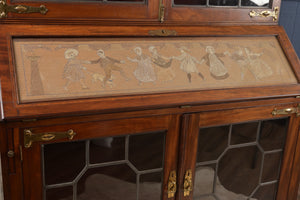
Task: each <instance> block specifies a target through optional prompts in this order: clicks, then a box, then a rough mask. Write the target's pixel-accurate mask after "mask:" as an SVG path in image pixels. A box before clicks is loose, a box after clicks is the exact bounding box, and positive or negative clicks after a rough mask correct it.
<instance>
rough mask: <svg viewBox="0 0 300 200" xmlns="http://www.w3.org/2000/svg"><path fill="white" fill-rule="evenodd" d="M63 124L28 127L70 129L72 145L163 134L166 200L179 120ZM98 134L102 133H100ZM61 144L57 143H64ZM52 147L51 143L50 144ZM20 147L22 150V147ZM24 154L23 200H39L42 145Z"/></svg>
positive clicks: (173, 117) (174, 162) (161, 118)
mask: <svg viewBox="0 0 300 200" xmlns="http://www.w3.org/2000/svg"><path fill="white" fill-rule="evenodd" d="M65 123H66V124H64V125H58V126H46V127H45V126H44V127H28V128H31V130H32V131H36V132H47V131H61V130H64V129H68V127H69V128H70V127H72V129H74V131H75V132H77V134H76V137H74V139H73V140H74V141H77V140H85V139H91V138H97V137H106V136H115V135H117V136H118V135H127V134H130V135H131V134H136V133H143V132H153V131H166V144H165V158H164V170H163V171H164V177H163V183H162V197H163V198H162V199H164V200H167V199H168V193H167V190H168V179H169V174H170V172H171V171H173V170H175V171H176V170H177V162H178V161H177V160H178V157H177V156H178V155H177V152H178V142H179V135H178V134H179V124H180V123H179V116H178V115H162V116H152V117H143V118H129V119H119V120H110V121H107V120H104V121H97V122H89V121H86V122H82V123H78V124H67V121H65ZM15 130H16V131H17V132H18V134H20V137H21V138H20V139H21V140H20V141H23V140H22V137H23V136H22V135H23V130H24V129H15ZM99 130H101V131H99ZM64 141H67V140H64V139H63V140H60V141H56V142H64ZM50 143H51V142H50ZM21 146H23V145H22V144H21ZM21 151H22V152H23V153H22V154H23V181H24V184H23V187H24V199H26V200H27V199H28V200H40V199H42V196H43V195H42V192H43V188H42V184H41V183H42V171H41V170H42V165H41V163H42V161H41V143H35V144H33V145H32V147H30V148H24V146H23V147H22V150H21Z"/></svg>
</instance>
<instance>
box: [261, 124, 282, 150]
mask: <svg viewBox="0 0 300 200" xmlns="http://www.w3.org/2000/svg"><path fill="white" fill-rule="evenodd" d="M286 129H287V120H286V119H276V120H269V121H264V122H263V123H262V127H261V132H260V138H259V143H260V145H261V146H262V148H263V149H264V150H265V151H271V150H276V149H282V148H283V145H284V143H285V134H286Z"/></svg>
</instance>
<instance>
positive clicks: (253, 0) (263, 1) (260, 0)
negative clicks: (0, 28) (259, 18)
mask: <svg viewBox="0 0 300 200" xmlns="http://www.w3.org/2000/svg"><path fill="white" fill-rule="evenodd" d="M241 3H242V6H260V7H268V6H269V5H270V4H269V0H242V2H241Z"/></svg>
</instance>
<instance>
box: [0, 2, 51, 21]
mask: <svg viewBox="0 0 300 200" xmlns="http://www.w3.org/2000/svg"><path fill="white" fill-rule="evenodd" d="M9 12H13V13H22V14H24V13H40V14H43V15H45V14H46V13H47V12H48V9H47V8H46V6H44V5H41V6H40V7H32V6H27V5H7V4H6V0H0V18H4V17H7V13H9Z"/></svg>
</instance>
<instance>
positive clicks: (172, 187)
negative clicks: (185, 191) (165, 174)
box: [168, 170, 177, 198]
mask: <svg viewBox="0 0 300 200" xmlns="http://www.w3.org/2000/svg"><path fill="white" fill-rule="evenodd" d="M176 190H177V185H176V171H175V170H173V171H171V172H170V176H169V181H168V198H173V197H174V196H175V193H176Z"/></svg>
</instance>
